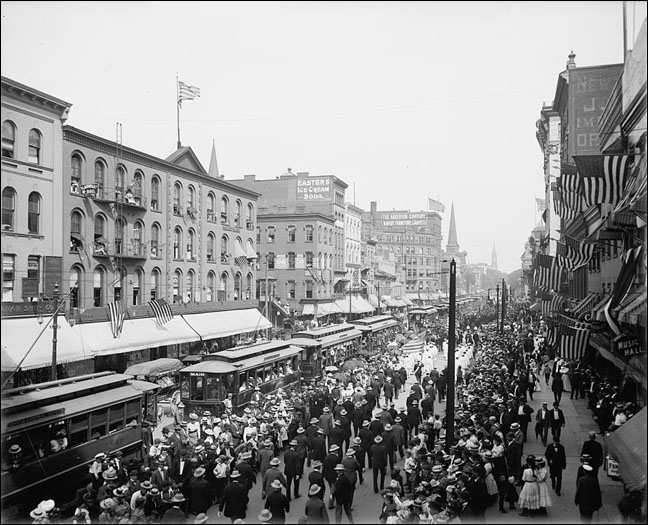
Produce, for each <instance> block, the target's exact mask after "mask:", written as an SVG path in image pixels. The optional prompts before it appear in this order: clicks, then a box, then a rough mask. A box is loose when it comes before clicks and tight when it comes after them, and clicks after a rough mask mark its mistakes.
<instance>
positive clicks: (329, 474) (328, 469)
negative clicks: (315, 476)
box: [322, 452, 338, 483]
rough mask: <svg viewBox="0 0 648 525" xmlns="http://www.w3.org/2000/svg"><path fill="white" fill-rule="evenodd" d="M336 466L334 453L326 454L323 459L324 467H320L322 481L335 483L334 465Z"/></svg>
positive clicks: (336, 458) (336, 457)
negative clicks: (322, 475)
mask: <svg viewBox="0 0 648 525" xmlns="http://www.w3.org/2000/svg"><path fill="white" fill-rule="evenodd" d="M337 464H338V456H337V454H336V453H334V452H333V453H331V454H328V455H327V456H326V457H325V458H324V465H323V466H322V474H324V479H326V481H328V482H329V483H333V482H335V476H336V474H335V465H337Z"/></svg>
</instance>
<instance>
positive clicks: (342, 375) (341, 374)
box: [333, 372, 349, 381]
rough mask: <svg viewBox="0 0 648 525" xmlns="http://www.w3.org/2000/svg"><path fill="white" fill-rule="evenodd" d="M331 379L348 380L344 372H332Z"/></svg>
mask: <svg viewBox="0 0 648 525" xmlns="http://www.w3.org/2000/svg"><path fill="white" fill-rule="evenodd" d="M333 379H339V380H340V381H348V380H349V374H345V373H344V372H336V373H335V374H333Z"/></svg>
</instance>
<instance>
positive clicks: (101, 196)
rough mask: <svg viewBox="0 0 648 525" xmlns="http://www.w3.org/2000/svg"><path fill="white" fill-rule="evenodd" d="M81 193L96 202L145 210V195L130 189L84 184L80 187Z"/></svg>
mask: <svg viewBox="0 0 648 525" xmlns="http://www.w3.org/2000/svg"><path fill="white" fill-rule="evenodd" d="M81 194H82V195H83V196H84V197H88V198H91V199H92V200H94V201H95V202H97V203H105V204H117V205H119V206H125V207H127V208H132V209H133V210H142V211H145V210H146V197H144V196H142V195H141V194H140V193H136V192H133V191H131V190H126V191H124V190H123V189H120V188H117V189H114V190H107V189H104V188H101V187H99V186H98V185H97V184H86V185H85V186H82V187H81Z"/></svg>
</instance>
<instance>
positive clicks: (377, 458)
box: [369, 443, 387, 468]
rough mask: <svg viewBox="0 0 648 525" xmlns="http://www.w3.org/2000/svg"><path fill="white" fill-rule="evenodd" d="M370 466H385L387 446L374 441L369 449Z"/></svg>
mask: <svg viewBox="0 0 648 525" xmlns="http://www.w3.org/2000/svg"><path fill="white" fill-rule="evenodd" d="M369 454H370V455H371V466H372V468H385V467H386V466H387V448H385V445H383V444H382V443H374V444H373V445H371V448H370V449H369Z"/></svg>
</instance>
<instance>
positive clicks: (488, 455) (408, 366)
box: [30, 311, 623, 523]
mask: <svg viewBox="0 0 648 525" xmlns="http://www.w3.org/2000/svg"><path fill="white" fill-rule="evenodd" d="M434 329H435V327H434V326H431V327H429V328H428V329H427V333H425V334H421V335H422V336H423V335H425V340H426V341H428V342H427V343H426V345H425V347H424V351H423V352H422V353H421V354H419V355H415V356H414V357H412V356H411V355H404V354H402V353H401V352H400V350H399V349H398V347H397V346H396V345H386V347H385V349H384V351H383V352H381V353H378V354H377V355H375V356H373V357H372V358H371V359H367V360H364V359H359V363H357V366H355V368H354V369H351V370H349V371H347V372H340V373H338V374H336V375H333V374H332V373H329V374H328V375H327V376H325V377H323V378H321V379H320V380H318V381H314V382H313V383H311V384H308V385H304V386H303V388H301V389H299V390H297V389H291V390H288V391H283V390H281V389H280V390H279V391H278V392H277V393H276V394H274V395H273V394H270V395H266V396H263V397H261V396H257V397H256V398H255V400H254V401H252V402H251V403H250V404H249V405H248V406H247V407H246V408H245V409H244V410H243V411H241V412H239V413H236V411H235V410H233V409H228V410H226V412H225V413H224V414H223V415H222V416H221V417H214V416H212V415H211V414H210V413H209V412H204V413H202V414H200V415H198V414H195V413H192V414H189V417H188V421H187V422H184V421H182V422H176V423H175V424H172V425H170V426H168V427H165V428H164V429H163V431H162V437H158V438H155V439H151V440H150V442H148V443H146V451H145V454H144V459H143V460H136V459H131V460H129V461H122V457H121V454H120V453H119V452H116V453H114V454H97V456H96V457H95V458H94V461H93V462H92V465H91V466H90V468H89V475H90V481H89V483H88V484H87V485H86V486H85V487H83V488H81V489H79V491H78V492H77V494H76V497H75V498H74V499H73V500H72V501H70V502H67V503H65V504H63V505H61V506H60V508H59V507H56V506H55V505H54V504H53V502H51V500H50V501H47V502H43V503H41V505H39V506H38V507H37V508H36V509H34V510H33V511H32V513H31V514H30V515H31V517H32V518H33V519H34V523H48V522H53V521H56V518H57V516H60V515H61V512H66V511H67V512H71V511H72V510H73V512H74V514H73V518H72V521H71V522H72V523H95V522H99V523H207V522H208V520H209V517H208V515H207V512H208V511H210V509H211V513H212V514H213V510H214V508H216V509H217V514H218V516H219V517H220V516H225V517H226V518H229V519H230V521H231V522H232V523H244V522H245V520H252V521H261V522H265V521H268V522H271V523H285V522H286V521H290V522H293V523H295V522H297V521H299V522H300V523H328V522H330V521H332V520H333V519H335V521H336V523H341V521H342V519H343V516H346V519H347V520H348V521H349V522H351V523H353V512H354V511H353V505H354V495H355V491H356V489H357V487H358V485H359V484H363V483H367V484H369V486H370V487H371V488H372V489H373V492H374V493H375V494H376V495H379V497H380V498H381V500H382V506H381V508H380V511H379V512H377V513H376V516H375V518H376V519H377V520H379V521H380V522H381V523H461V522H462V520H464V521H467V522H472V521H482V522H483V521H484V518H485V513H486V511H487V509H488V508H489V507H491V506H497V509H498V511H499V512H501V513H507V512H512V511H516V512H519V514H520V516H523V517H526V516H538V515H540V516H546V515H548V514H549V513H550V508H551V507H552V506H553V504H554V502H555V498H557V497H560V496H561V485H562V472H563V470H564V469H565V468H566V458H565V449H564V446H563V445H562V444H561V442H560V441H561V431H562V429H563V428H564V426H565V424H566V421H565V417H564V414H563V412H562V410H561V408H560V402H561V398H560V397H558V398H554V402H553V403H552V407H551V408H549V407H548V406H547V403H543V404H542V407H541V408H540V409H539V410H537V411H535V410H533V409H532V408H531V407H530V406H529V404H528V402H529V401H530V400H533V393H534V392H536V391H537V390H538V389H542V388H551V389H552V390H553V383H554V381H555V380H556V378H560V377H561V376H564V375H565V374H566V373H567V375H568V376H569V377H570V381H571V386H570V388H569V390H568V391H570V393H571V394H574V395H577V396H580V395H586V396H588V398H589V400H590V405H591V403H592V402H596V403H597V404H598V403H599V400H600V398H599V396H601V395H603V392H606V391H605V390H604V389H598V388H596V389H595V388H594V387H593V386H592V385H591V383H589V382H588V380H585V379H582V380H579V379H578V378H575V377H574V374H575V373H577V372H578V371H579V370H580V369H579V367H578V366H574V367H573V369H571V370H570V366H571V365H572V364H571V363H567V362H566V361H564V360H561V359H560V358H556V356H555V355H550V354H549V353H548V352H546V351H545V348H543V344H542V339H541V338H540V339H539V338H538V337H537V333H538V329H539V326H538V325H537V324H535V325H534V324H533V323H531V322H529V321H527V320H526V316H525V313H524V312H523V311H521V312H519V313H516V312H513V313H512V316H511V323H509V324H507V327H506V330H504V332H498V331H497V330H496V329H495V327H494V323H493V324H487V325H484V326H482V327H480V328H479V329H477V327H473V328H470V327H468V328H467V329H466V330H465V331H464V333H462V343H461V345H462V352H463V354H464V355H465V356H466V360H465V361H464V364H463V366H461V365H460V366H458V367H457V376H456V378H455V385H456V402H455V407H456V409H455V412H454V414H452V415H451V417H454V431H455V435H454V439H453V440H447V439H446V436H445V429H446V428H447V426H446V423H447V421H446V419H445V416H442V415H441V414H439V413H435V409H434V406H435V405H434V403H435V402H437V403H439V402H442V401H444V400H445V398H446V396H447V392H446V387H447V383H448V378H447V370H446V369H445V367H439V368H441V369H440V370H439V369H438V368H437V357H441V356H443V353H444V346H443V343H441V344H440V345H437V342H438V339H439V336H438V334H436V333H434ZM388 347H389V348H391V350H388ZM439 363H445V360H443V361H441V360H439ZM547 368H549V375H548V376H547V373H546V369H547ZM565 369H567V371H565ZM580 372H581V377H582V378H586V377H589V376H588V374H591V372H588V371H587V370H580ZM543 378H544V385H543ZM564 386H565V385H564V382H563V389H564ZM553 391H554V392H555V390H553ZM613 391H614V387H611V388H610V390H609V392H606V393H605V396H608V395H609V396H613V395H614V394H613ZM401 396H404V397H405V398H406V402H405V405H404V406H401V407H400V408H396V401H397V400H398V399H399V398H400V397H401ZM602 399H605V397H603V398H602ZM612 403H613V404H614V399H612ZM398 404H399V405H401V403H398ZM615 406H616V405H615ZM597 410H598V409H597ZM614 421H616V419H614ZM599 422H600V421H599ZM612 423H613V421H612V420H610V424H612ZM620 424H623V423H620ZM530 426H531V428H532V429H533V431H534V434H535V437H536V439H541V440H542V443H543V445H544V446H546V450H545V453H544V455H542V456H539V455H530V454H525V443H526V442H527V440H528V439H530V438H533V437H534V436H533V435H531V434H530V432H529V427H530ZM605 428H607V427H605ZM602 430H603V427H602ZM151 436H152V434H151ZM449 441H451V442H452V445H451V446H449V447H448V446H446V444H447V443H448V442H449ZM602 463H603V452H602V448H600V444H599V443H598V442H597V441H596V433H591V434H590V439H589V440H588V442H587V443H585V444H584V446H583V452H582V455H581V467H580V469H579V480H578V490H577V493H576V500H575V503H576V505H578V506H579V509H580V512H581V515H582V516H583V520H587V517H588V516H589V517H590V518H591V514H592V512H594V511H595V510H598V508H600V506H601V495H600V487H599V485H598V481H597V474H598V470H599V468H600V467H601V465H602ZM401 464H402V466H401ZM255 486H258V487H257V489H260V491H261V497H262V499H263V501H264V503H263V510H262V512H261V513H260V514H258V515H257V516H249V515H248V511H247V508H248V504H249V499H250V491H251V490H252V488H253V487H255ZM302 496H305V498H304V500H302V502H303V503H301V502H300V504H299V505H297V504H296V503H295V502H296V500H297V499H298V498H300V497H302ZM329 512H330V515H329Z"/></svg>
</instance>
